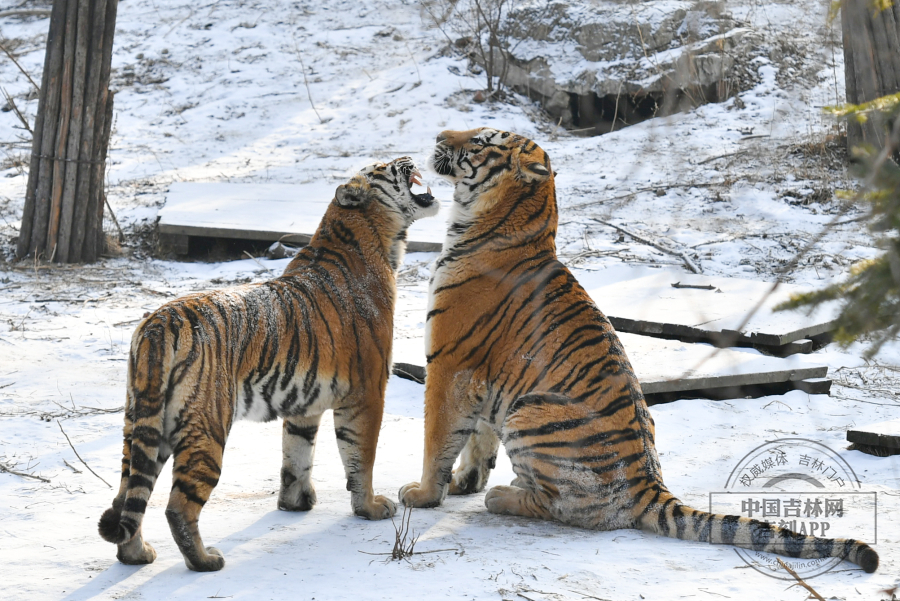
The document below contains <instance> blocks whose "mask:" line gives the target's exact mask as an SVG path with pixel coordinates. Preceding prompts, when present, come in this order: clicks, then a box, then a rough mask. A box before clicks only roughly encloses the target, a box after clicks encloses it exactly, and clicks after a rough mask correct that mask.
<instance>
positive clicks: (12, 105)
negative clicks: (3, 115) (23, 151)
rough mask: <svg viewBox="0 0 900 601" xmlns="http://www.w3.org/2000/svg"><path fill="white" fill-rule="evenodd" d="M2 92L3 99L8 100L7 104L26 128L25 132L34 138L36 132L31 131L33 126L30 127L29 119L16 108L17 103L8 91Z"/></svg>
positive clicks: (4, 89)
mask: <svg viewBox="0 0 900 601" xmlns="http://www.w3.org/2000/svg"><path fill="white" fill-rule="evenodd" d="M0 90H2V92H3V97H4V98H6V104H8V105H9V108H11V109H12V110H13V112H14V113H15V114H16V117H18V118H19V121H20V122H21V123H22V125H23V126H25V130H26V131H27V132H28V133H30V134H31V135H32V136H33V135H34V132H33V131H31V126H30V125H28V119H26V118H25V115H23V114H22V111H20V110H19V107H18V106H16V101H15V100H13V97H12V96H10V95H9V92H7V91H6V88H0Z"/></svg>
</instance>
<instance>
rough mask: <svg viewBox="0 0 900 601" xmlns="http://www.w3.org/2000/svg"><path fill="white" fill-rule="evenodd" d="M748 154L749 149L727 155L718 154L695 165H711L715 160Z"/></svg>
mask: <svg viewBox="0 0 900 601" xmlns="http://www.w3.org/2000/svg"><path fill="white" fill-rule="evenodd" d="M748 152H750V149H749V148H747V149H744V150H738V151H737V152H729V153H727V154H720V155H718V156H714V157H709V158H708V159H703V160H702V161H700V162H699V163H696V164H697V165H705V164H706V163H711V162H713V161H717V160H719V159H725V158H728V157H733V156H737V155H739V154H745V153H748Z"/></svg>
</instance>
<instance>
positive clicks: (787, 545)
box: [399, 128, 878, 572]
mask: <svg viewBox="0 0 900 601" xmlns="http://www.w3.org/2000/svg"><path fill="white" fill-rule="evenodd" d="M431 164H432V167H433V169H434V171H435V172H436V173H437V174H438V175H440V176H442V177H444V178H446V179H447V180H449V181H450V182H451V183H452V184H453V185H454V195H453V201H454V202H453V208H452V210H451V213H450V217H449V221H448V229H447V234H446V240H445V242H444V246H443V250H442V252H441V254H440V255H439V257H438V258H437V260H436V263H435V267H434V269H433V270H432V278H431V281H430V284H429V298H428V308H427V314H426V326H425V328H426V332H425V352H426V361H427V363H426V376H425V447H424V460H423V470H422V477H421V480H420V482H412V483H410V484H407V485H405V486H404V487H402V488H401V489H400V492H399V498H400V501H401V502H402V503H403V504H404V505H406V506H408V507H435V506H438V505H440V504H441V503H442V502H443V500H444V499H445V497H446V495H447V494H448V493H449V494H451V495H453V494H469V493H474V492H480V491H481V490H483V489H484V488H485V485H486V483H487V479H488V475H489V473H490V470H491V469H492V468H493V467H494V466H495V461H496V456H497V451H498V448H499V443H500V441H501V440H502V442H503V444H504V447H505V449H506V453H507V455H508V456H509V459H510V461H511V463H512V467H513V470H514V472H515V475H516V477H515V479H514V480H513V481H512V483H511V485H510V486H495V487H493V488H491V489H490V490H489V491H488V492H487V493H486V495H485V498H484V503H485V505H486V506H487V510H488V511H489V512H491V513H495V514H505V515H515V516H523V517H531V518H539V519H544V520H556V521H559V522H562V523H565V524H568V525H572V526H577V527H582V528H588V529H595V530H614V529H620V528H633V529H640V530H644V531H647V532H653V533H657V534H660V535H663V536H668V537H673V538H679V539H684V540H692V541H699V542H710V543H724V544H730V545H733V546H736V547H743V548H747V549H754V550H757V551H766V552H774V553H778V554H782V555H786V556H790V557H802V558H821V557H841V558H846V559H848V560H849V561H851V562H853V563H855V564H857V565H859V566H861V567H862V568H863V569H864V570H865V571H866V572H873V571H875V569H876V568H877V567H878V555H877V553H876V552H875V551H874V550H873V549H872V548H871V547H869V546H868V545H867V544H865V543H863V542H860V541H857V540H850V539H824V538H815V537H811V536H803V535H800V534H796V533H794V532H792V531H790V530H787V529H782V528H778V527H776V526H774V525H769V524H768V523H765V522H761V521H758V520H755V519H750V518H747V517H738V516H732V515H714V514H711V513H708V512H705V511H699V510H697V509H694V508H691V507H689V506H687V505H685V504H684V503H682V502H681V501H680V500H679V499H678V498H677V497H675V496H674V495H673V494H672V493H671V492H669V490H668V489H667V488H666V486H665V484H664V483H663V478H662V473H661V467H660V462H659V457H658V455H657V452H656V448H655V442H654V440H655V426H654V423H653V418H652V417H651V415H650V413H649V411H648V409H647V404H646V402H645V399H644V396H643V393H642V391H641V385H640V383H639V382H638V379H637V377H636V376H635V373H634V370H633V369H632V367H631V364H630V362H629V360H628V357H627V356H626V353H625V349H624V348H623V347H622V343H621V341H620V340H619V338H618V336H617V335H616V332H615V330H614V329H613V327H612V325H611V324H610V322H609V320H608V319H607V318H606V316H605V315H604V314H603V313H602V312H601V311H600V309H599V308H598V307H597V306H596V305H595V304H594V302H593V301H592V299H591V298H590V297H589V296H588V295H587V293H586V292H585V291H584V289H583V288H582V287H581V286H580V285H579V283H578V281H577V280H576V279H575V277H574V276H573V275H572V273H571V272H570V271H569V270H568V269H567V268H566V266H565V265H563V264H562V263H561V262H560V261H559V260H558V259H557V255H556V242H555V239H556V231H557V205H556V188H555V183H554V172H553V169H552V168H551V164H550V158H549V157H548V156H547V153H545V152H544V151H543V150H542V149H541V148H540V147H539V146H538V145H537V144H536V143H535V142H533V141H532V140H529V139H527V138H525V137H523V136H521V135H516V134H513V133H510V132H506V131H499V130H496V129H492V128H480V129H473V130H469V131H444V132H442V133H441V134H440V135H438V137H437V145H436V146H435V149H434V152H433V155H432V157H431ZM457 457H459V466H458V467H457V469H456V470H455V471H454V470H453V464H454V461H455V460H456V459H457Z"/></svg>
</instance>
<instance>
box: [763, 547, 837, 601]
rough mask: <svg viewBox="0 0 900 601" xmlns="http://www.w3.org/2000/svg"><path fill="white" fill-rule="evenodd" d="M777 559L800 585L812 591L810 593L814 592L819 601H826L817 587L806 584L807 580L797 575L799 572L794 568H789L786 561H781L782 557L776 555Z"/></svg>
mask: <svg viewBox="0 0 900 601" xmlns="http://www.w3.org/2000/svg"><path fill="white" fill-rule="evenodd" d="M775 559H777V560H778V563H780V564H781V567H783V568H784V569H785V570H787V573H788V574H790V575H791V576H793V577H794V578H795V579H796V580H797V583H798V584H799V585H800V586H802V587H803V588H805V589H806V590H808V591H809V592H810V594H812V596H813V597H815V598H816V599H818V600H819V601H825V599H823V598H822V595H820V594H819V593H817V592H816V589H814V588H813V587H811V586H809V585H808V584H806V583H805V582H803V579H802V578H800V576H798V575H797V572H795V571H794V570H792V569H791V568H789V567H788V565H787V564H786V563H784V562H783V561H781V558H780V557H776V558H775Z"/></svg>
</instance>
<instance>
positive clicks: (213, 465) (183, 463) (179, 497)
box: [166, 425, 227, 572]
mask: <svg viewBox="0 0 900 601" xmlns="http://www.w3.org/2000/svg"><path fill="white" fill-rule="evenodd" d="M226 435H227V433H225V432H219V435H218V436H213V435H212V434H211V433H210V432H209V431H207V430H204V429H200V428H198V427H196V426H195V427H193V428H192V427H191V426H190V425H188V426H186V427H185V428H184V429H183V430H181V432H180V437H179V438H180V441H179V443H178V444H177V445H176V447H175V460H174V465H173V466H172V471H173V478H172V480H173V481H172V492H171V493H170V495H169V505H168V507H167V508H166V518H167V519H168V521H169V529H170V530H171V531H172V537H173V538H174V539H175V542H176V543H177V544H178V548H179V549H180V550H181V554H182V555H183V556H184V563H185V564H186V565H187V567H188V568H190V569H191V570H194V571H197V572H215V571H217V570H221V569H222V568H223V567H224V566H225V558H224V557H223V556H222V553H221V552H220V551H219V550H218V549H216V548H215V547H204V546H203V539H202V538H200V528H199V526H198V522H199V520H200V511H201V510H202V509H203V506H204V505H205V504H206V501H207V500H209V496H210V495H211V494H212V491H213V489H214V488H215V487H216V484H218V483H219V475H220V474H221V472H222V454H223V451H224V446H225V438H226Z"/></svg>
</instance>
